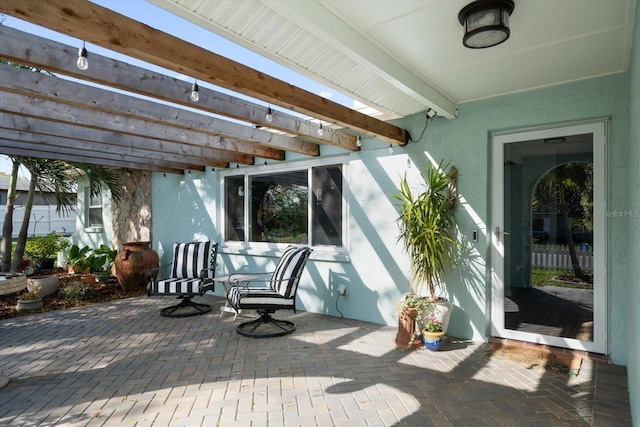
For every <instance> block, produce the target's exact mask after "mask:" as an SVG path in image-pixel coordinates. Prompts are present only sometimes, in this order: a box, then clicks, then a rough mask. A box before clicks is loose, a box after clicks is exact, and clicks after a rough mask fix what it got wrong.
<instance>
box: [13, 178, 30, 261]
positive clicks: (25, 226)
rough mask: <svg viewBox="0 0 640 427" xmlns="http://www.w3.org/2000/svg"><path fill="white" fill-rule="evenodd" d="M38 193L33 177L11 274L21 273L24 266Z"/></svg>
mask: <svg viewBox="0 0 640 427" xmlns="http://www.w3.org/2000/svg"><path fill="white" fill-rule="evenodd" d="M35 193H36V179H35V177H34V176H33V175H32V176H31V182H30V183H29V193H27V202H26V203H25V205H24V218H23V219H22V225H21V226H20V233H19V234H18V240H17V241H16V251H15V253H14V254H13V260H12V261H11V272H12V273H17V272H20V267H21V266H22V257H23V256H24V248H25V246H26V244H27V235H28V233H29V221H30V220H31V210H32V209H33V198H34V196H35Z"/></svg>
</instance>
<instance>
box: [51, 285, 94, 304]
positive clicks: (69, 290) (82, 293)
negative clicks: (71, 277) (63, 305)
mask: <svg viewBox="0 0 640 427" xmlns="http://www.w3.org/2000/svg"><path fill="white" fill-rule="evenodd" d="M87 296H88V294H87V291H86V289H85V286H84V283H82V282H80V281H78V282H71V283H68V284H67V285H65V286H63V287H61V288H60V289H58V297H59V298H61V299H63V300H66V301H67V302H68V303H70V304H77V303H78V302H79V301H82V300H84V299H86V298H87Z"/></svg>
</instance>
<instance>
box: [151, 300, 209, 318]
mask: <svg viewBox="0 0 640 427" xmlns="http://www.w3.org/2000/svg"><path fill="white" fill-rule="evenodd" d="M178 299H182V301H180V304H176V305H172V306H170V307H165V308H163V309H162V310H160V315H161V316H165V317H191V316H199V315H201V314H205V313H208V312H210V311H211V306H210V305H209V304H200V303H197V302H193V301H191V298H190V297H189V298H186V297H178Z"/></svg>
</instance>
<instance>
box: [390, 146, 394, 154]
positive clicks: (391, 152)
mask: <svg viewBox="0 0 640 427" xmlns="http://www.w3.org/2000/svg"><path fill="white" fill-rule="evenodd" d="M389 154H393V144H389Z"/></svg>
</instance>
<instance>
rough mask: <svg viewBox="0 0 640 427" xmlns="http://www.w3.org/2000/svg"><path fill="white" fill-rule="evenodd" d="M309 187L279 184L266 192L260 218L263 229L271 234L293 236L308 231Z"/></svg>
mask: <svg viewBox="0 0 640 427" xmlns="http://www.w3.org/2000/svg"><path fill="white" fill-rule="evenodd" d="M307 204H308V201H307V187H305V186H302V185H296V184H284V183H278V184H275V185H271V186H270V187H269V189H268V190H267V191H266V192H265V194H264V196H263V198H262V200H261V205H260V210H259V213H258V215H259V217H260V221H261V223H262V228H263V229H264V230H265V231H266V232H267V233H269V234H274V233H284V234H286V235H289V236H291V235H293V234H294V233H297V232H299V231H300V230H302V231H306V229H307Z"/></svg>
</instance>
